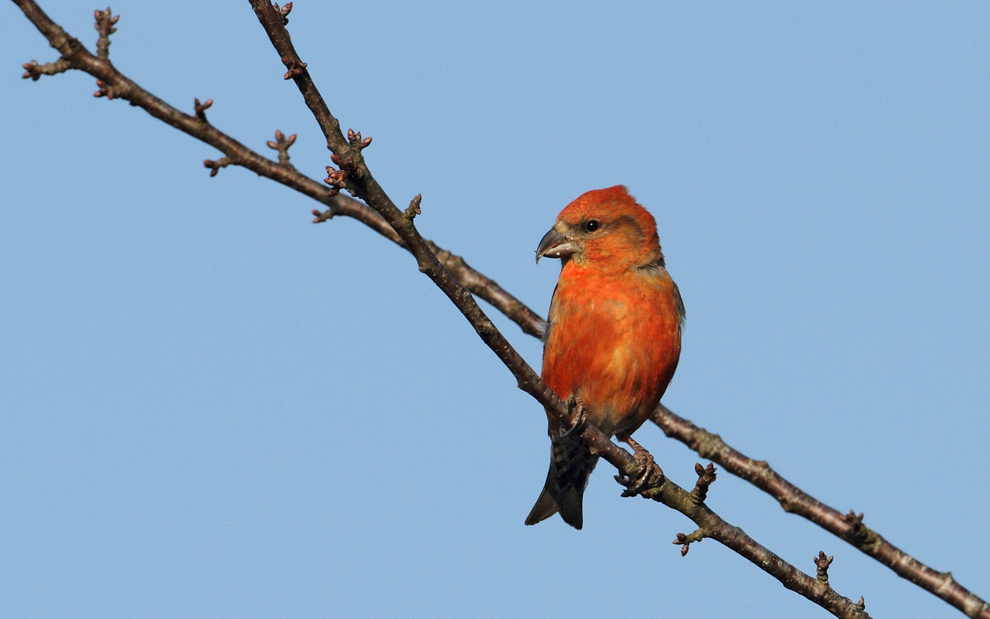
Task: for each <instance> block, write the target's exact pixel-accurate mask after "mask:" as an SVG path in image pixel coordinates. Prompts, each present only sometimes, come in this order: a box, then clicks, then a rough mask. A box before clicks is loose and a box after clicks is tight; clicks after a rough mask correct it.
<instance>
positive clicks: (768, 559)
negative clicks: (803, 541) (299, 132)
mask: <svg viewBox="0 0 990 619" xmlns="http://www.w3.org/2000/svg"><path fill="white" fill-rule="evenodd" d="M251 5H252V7H253V8H254V11H255V13H256V14H257V16H258V19H259V20H260V21H261V23H262V25H263V26H264V28H265V31H266V32H267V33H268V35H269V38H270V39H271V42H272V45H273V46H274V47H275V49H276V51H277V52H278V53H279V55H280V56H281V58H282V60H283V62H284V63H285V64H286V66H294V67H301V70H300V71H298V72H293V75H292V78H293V79H294V81H295V82H296V85H297V87H298V88H299V91H300V92H301V93H302V95H303V97H304V99H305V100H306V103H307V105H309V107H310V109H311V110H313V113H314V116H316V118H317V121H318V122H319V123H320V127H321V128H322V129H323V132H324V135H325V137H326V138H327V145H328V147H329V148H330V150H331V152H332V153H333V156H332V160H333V161H334V163H336V164H337V165H339V166H340V170H339V171H338V174H334V173H332V172H331V177H330V178H328V182H331V181H333V184H335V185H340V186H346V188H347V189H348V191H351V192H353V193H354V194H355V195H356V196H357V197H359V198H361V199H362V200H364V201H365V202H366V203H367V204H368V205H369V206H370V207H372V208H373V209H375V210H376V211H378V213H379V214H380V215H381V216H382V217H384V218H385V220H386V221H388V223H389V224H390V225H391V226H392V228H393V229H394V230H395V231H396V232H398V234H399V236H400V237H401V238H402V240H403V242H404V244H405V246H406V248H407V249H409V251H410V252H411V253H412V254H413V256H415V258H416V261H417V263H418V264H419V269H420V271H422V272H423V273H425V274H426V275H427V276H428V277H429V278H430V279H431V280H433V282H434V283H435V284H436V285H437V287H438V288H440V290H441V291H443V292H444V294H446V295H447V297H448V298H449V299H450V300H451V302H453V303H454V305H455V306H457V308H458V309H459V310H460V311H461V313H462V314H463V315H464V317H465V318H467V319H468V321H469V322H470V323H471V326H472V327H474V329H475V331H476V332H477V333H478V335H479V337H481V339H482V341H484V342H485V343H486V344H487V345H488V347H489V348H491V349H492V351H493V352H494V353H495V354H496V355H497V356H498V357H499V359H500V360H501V361H502V362H503V363H504V364H505V366H506V367H507V368H508V369H509V371H511V372H512V374H513V375H514V376H515V377H516V381H517V384H518V386H519V388H520V389H522V390H523V391H525V392H527V393H529V394H530V395H531V396H533V397H534V398H535V399H536V400H537V401H538V402H540V404H542V405H543V406H544V408H545V409H546V410H547V412H548V413H550V414H551V415H553V416H554V417H555V418H556V419H557V420H559V421H560V422H561V423H562V424H563V425H564V426H565V427H567V426H573V427H574V429H573V430H572V432H577V433H578V435H579V436H580V437H581V438H582V439H583V440H585V442H587V443H588V445H589V446H590V447H591V448H592V450H593V452H595V453H597V454H599V455H601V457H602V458H604V459H605V460H606V461H608V462H609V463H611V464H612V465H613V466H615V467H616V468H617V469H619V471H620V473H621V474H622V476H623V477H624V478H626V479H629V480H633V479H634V477H635V478H636V482H635V483H636V484H638V483H641V480H642V479H651V480H654V485H653V486H652V487H650V488H647V489H646V490H643V491H642V496H644V497H647V498H652V499H654V500H657V501H659V502H661V503H663V504H664V505H667V506H668V507H672V508H674V509H676V510H677V511H680V512H681V513H683V514H684V515H686V516H688V517H689V518H691V519H692V520H694V521H695V522H696V523H697V524H698V525H699V527H700V529H702V530H703V531H704V535H705V536H706V537H711V538H713V539H716V540H718V541H719V542H721V543H723V544H724V545H726V546H727V547H729V548H731V549H733V550H735V551H736V552H737V553H739V554H741V555H742V556H744V557H746V558H747V559H749V560H750V561H751V562H753V563H754V564H755V565H757V566H759V567H760V568H761V569H763V570H764V571H766V572H767V573H769V574H771V575H772V576H774V577H775V578H777V579H778V580H780V582H781V583H782V584H783V585H784V586H785V587H788V588H789V589H792V590H793V591H796V592H798V593H800V594H801V595H803V596H805V597H806V598H808V599H809V600H811V601H813V602H815V603H816V604H818V605H820V606H822V607H823V608H825V609H826V610H828V611H829V612H831V613H833V614H834V615H836V616H837V617H867V616H868V615H866V613H865V612H864V611H862V610H861V609H858V608H856V606H855V605H854V604H853V602H852V601H850V600H849V599H847V598H844V597H842V596H840V595H838V594H836V593H835V592H834V591H832V589H831V588H830V587H827V586H825V587H823V586H822V585H821V583H819V582H818V581H816V580H814V579H812V578H811V577H809V576H808V575H806V574H804V573H802V572H801V571H800V570H798V569H797V568H795V567H794V566H792V565H790V564H788V563H787V562H786V561H784V560H783V559H781V558H780V557H778V556H777V555H775V554H774V553H772V552H771V551H769V550H768V549H766V548H765V547H763V546H762V545H760V544H759V543H758V542H756V541H755V540H753V539H752V538H750V537H749V536H748V535H746V534H745V532H743V531H742V529H739V528H738V527H734V526H732V525H730V524H728V523H726V522H725V521H724V520H722V519H721V518H720V517H719V516H718V515H717V514H715V513H714V512H712V511H711V510H710V509H708V507H707V506H706V505H705V504H704V503H703V502H700V501H698V500H697V497H696V496H692V495H691V494H689V493H688V492H686V491H685V490H684V489H683V488H681V487H679V486H677V485H676V484H674V483H673V482H671V481H669V480H666V478H665V477H664V476H663V473H662V472H661V471H660V470H659V468H658V467H656V465H655V463H654V462H653V459H652V456H649V454H646V456H647V458H648V460H647V464H646V466H645V467H644V466H643V464H642V462H641V461H639V459H638V458H633V457H631V456H630V455H629V454H628V452H626V451H625V450H623V449H621V448H620V447H619V446H618V445H616V444H615V443H613V442H612V441H611V440H609V439H608V438H607V437H606V436H605V435H604V434H602V433H601V431H600V430H598V428H596V427H595V426H594V425H593V424H591V423H580V418H576V414H575V413H574V411H572V410H571V407H568V406H567V405H565V403H564V402H563V401H561V399H560V398H559V397H557V395H556V394H555V393H553V391H552V390H551V389H550V388H549V387H547V385H546V384H545V383H544V382H543V381H542V380H540V377H539V376H538V375H537V374H536V372H534V371H533V369H532V368H531V367H530V366H529V364H527V363H526V361H525V360H524V359H523V358H522V357H521V356H520V355H519V353H517V352H516V350H515V349H514V348H512V346H511V345H510V344H509V342H508V341H507V340H506V339H505V337H504V336H503V335H502V334H501V333H500V332H499V330H498V329H497V328H496V327H495V325H494V324H493V323H492V322H491V320H490V319H489V318H488V316H486V315H485V313H484V311H482V309H481V308H480V307H479V306H478V304H477V302H476V301H475V300H474V297H473V296H472V295H471V293H470V292H469V291H468V290H467V289H465V288H464V287H463V286H461V285H460V283H459V282H458V281H457V280H456V279H455V278H454V276H453V275H451V273H450V272H449V271H448V270H447V269H446V268H444V267H443V266H442V265H441V264H440V261H439V260H438V259H437V256H436V255H435V254H434V253H433V251H431V249H430V247H429V245H428V244H427V242H426V241H425V240H424V239H423V238H422V237H421V236H420V234H419V231H418V230H417V229H416V227H415V224H414V223H413V218H412V217H407V216H406V215H405V213H403V212H402V211H400V210H399V208H398V207H397V206H396V205H395V203H394V202H392V200H391V198H389V197H388V195H387V194H386V193H385V191H384V190H383V189H382V187H381V186H380V185H379V184H378V182H377V181H376V180H375V178H374V176H373V175H372V174H371V171H370V170H369V169H368V167H367V164H366V163H365V161H364V157H363V156H362V155H361V150H362V149H363V148H364V147H365V146H367V145H368V142H367V141H364V140H362V138H361V134H360V133H355V132H354V131H352V130H348V132H347V140H346V141H345V139H344V136H343V135H342V134H341V133H340V123H339V122H338V121H337V119H336V118H334V116H333V115H332V114H331V113H330V111H329V109H328V108H327V106H326V103H325V102H324V101H323V98H322V96H321V95H320V94H319V91H318V90H317V88H316V85H315V84H313V81H312V79H311V78H310V76H309V73H308V72H307V71H305V66H306V65H305V63H303V62H302V61H301V59H300V58H299V56H298V54H296V51H295V49H294V47H293V46H292V42H291V39H290V37H289V35H288V32H286V31H285V26H284V21H283V19H282V17H281V15H280V14H279V12H278V11H277V10H276V9H275V8H274V7H273V6H272V5H271V4H270V0H251ZM331 170H332V168H329V167H328V172H330V171H331ZM630 444H632V445H633V447H634V448H635V449H636V452H637V456H639V455H640V453H641V452H645V450H643V449H642V448H641V447H639V446H638V445H636V443H635V442H632V441H630ZM712 479H713V476H712ZM631 483H632V481H631ZM708 483H710V481H709V482H708ZM633 487H636V489H637V490H638V485H637V486H632V485H631V486H630V488H629V489H630V490H631V489H632V488H633Z"/></svg>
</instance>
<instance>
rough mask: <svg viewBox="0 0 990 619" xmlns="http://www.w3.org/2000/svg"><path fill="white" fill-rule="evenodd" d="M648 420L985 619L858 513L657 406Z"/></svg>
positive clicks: (986, 618) (981, 608) (989, 615)
mask: <svg viewBox="0 0 990 619" xmlns="http://www.w3.org/2000/svg"><path fill="white" fill-rule="evenodd" d="M652 420H653V422H654V423H656V424H657V425H658V426H660V429H661V430H663V432H664V434H666V435H667V436H669V437H671V438H675V439H677V440H679V441H681V442H682V443H684V444H685V445H687V446H688V447H690V448H691V449H693V450H694V451H696V452H697V453H698V455H700V456H701V457H702V458H708V459H710V460H712V461H714V462H717V463H718V464H719V465H720V466H721V467H722V468H724V469H725V470H727V471H729V472H730V473H732V474H733V475H736V476H737V477H741V478H742V479H745V480H746V481H748V482H749V483H751V484H753V485H754V486H756V487H757V488H759V489H761V490H763V491H764V492H766V493H767V494H769V495H770V496H772V497H774V498H775V499H777V501H779V502H780V506H781V507H783V508H784V511H786V512H790V513H792V514H797V515H799V516H801V517H803V518H807V519H808V520H810V521H812V522H814V523H815V524H817V525H818V526H820V527H822V528H823V529H825V530H826V531H828V532H830V533H832V534H834V535H836V536H838V537H839V538H841V539H843V540H845V541H847V542H849V543H850V544H852V545H853V546H855V547H856V548H858V549H859V550H861V551H862V552H864V553H866V554H867V555H869V556H871V557H873V558H874V559H876V560H877V561H879V562H880V563H882V564H884V565H886V566H887V567H889V568H890V569H892V570H893V571H894V572H896V573H897V575H898V576H900V577H901V578H905V579H907V580H910V581H911V582H913V583H914V584H916V585H918V586H919V587H921V588H922V589H924V590H926V591H928V592H930V593H932V594H934V595H936V596H938V597H940V598H942V599H943V600H945V601H946V602H948V603H949V604H951V605H952V606H955V607H956V608H958V609H959V610H961V611H962V612H963V613H965V614H966V616H967V617H977V618H979V619H990V604H987V603H986V602H985V601H983V600H982V599H980V598H979V597H978V596H976V595H974V594H973V593H972V592H970V591H969V590H968V589H966V588H965V587H963V586H962V585H960V584H959V583H957V582H956V581H955V580H954V579H953V578H952V574H951V573H949V572H938V571H935V570H933V569H932V568H930V567H928V566H927V565H925V564H924V563H921V562H920V561H918V560H917V559H915V558H914V557H912V556H911V555H909V554H907V553H906V552H904V551H903V550H901V549H900V548H898V547H896V546H894V545H893V544H891V543H890V542H888V541H887V540H885V539H884V538H883V536H881V535H880V534H879V533H877V532H876V531H874V530H872V529H870V528H868V527H866V526H865V525H864V524H863V515H862V514H860V515H858V516H857V515H856V514H855V513H853V512H849V513H848V514H845V515H843V514H842V513H841V512H839V511H838V510H836V509H834V508H832V507H829V506H828V505H825V504H824V503H822V502H821V501H819V500H818V499H816V498H814V497H813V496H811V495H810V494H808V493H807V492H805V491H803V490H801V489H800V488H798V487H797V486H795V485H794V484H792V483H790V482H789V481H787V480H786V479H784V478H783V477H781V476H780V475H779V474H777V472H776V471H774V470H773V469H772V468H770V465H769V464H767V462H766V461H764V460H753V459H751V458H748V457H747V456H745V455H743V454H742V453H740V452H738V451H736V450H735V449H733V448H732V447H730V446H729V445H727V444H726V443H725V441H723V440H722V437H720V436H719V435H717V434H713V433H711V432H709V431H707V430H705V429H704V428H699V427H698V426H696V425H694V424H693V423H691V422H690V421H688V420H687V419H684V418H682V417H679V416H677V415H675V414H674V413H673V412H672V411H671V410H670V409H669V408H667V407H666V406H664V405H663V404H661V405H660V406H659V407H657V410H656V412H654V413H653V417H652Z"/></svg>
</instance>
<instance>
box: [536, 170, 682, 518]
mask: <svg viewBox="0 0 990 619" xmlns="http://www.w3.org/2000/svg"><path fill="white" fill-rule="evenodd" d="M543 257H547V258H559V259H560V260H561V263H562V265H561V270H560V279H559V280H558V281H557V288H556V290H554V293H553V299H552V301H551V302H550V315H549V323H548V328H547V334H546V338H545V340H544V348H543V373H542V376H543V381H544V382H546V384H547V385H548V386H549V387H550V388H551V389H553V391H554V392H555V393H556V394H557V395H558V396H560V398H561V399H563V400H570V399H572V398H574V399H576V400H577V401H578V402H580V403H581V405H582V406H581V408H582V409H583V411H584V413H585V418H586V419H587V421H589V422H591V423H593V424H594V425H595V426H597V427H598V429H599V430H601V431H602V432H603V433H605V434H606V435H607V436H612V435H615V436H616V437H618V438H619V439H620V440H623V441H627V442H629V441H631V439H630V435H631V434H632V433H633V432H635V431H636V429H637V428H639V427H640V426H641V425H643V422H645V421H646V420H647V419H648V418H649V417H650V415H651V414H652V413H653V411H654V410H655V409H656V407H657V404H658V403H659V402H660V397H661V396H662V395H663V393H664V391H665V390H666V389H667V384H668V383H670V379H671V377H673V375H674V370H675V369H676V368H677V361H678V359H679V358H680V354H681V327H682V325H683V322H684V304H683V303H682V302H681V295H680V292H678V290H677V285H676V284H674V281H673V280H672V279H671V278H670V275H669V274H668V273H667V269H666V266H665V263H664V259H663V253H661V251H660V239H659V238H658V236H657V226H656V222H655V220H654V219H653V216H652V215H650V213H649V212H648V211H647V210H646V209H645V208H643V207H642V206H640V205H639V204H637V203H636V200H635V199H633V197H632V196H630V195H629V192H628V191H626V188H625V187H622V186H616V187H609V188H608V189H597V190H594V191H589V192H588V193H585V194H584V195H582V196H580V197H579V198H578V199H576V200H574V201H573V202H571V203H570V204H569V205H567V207H566V208H564V210H563V211H561V212H560V215H558V216H557V221H556V223H555V224H554V226H553V228H551V229H550V231H549V232H547V233H546V235H545V236H544V237H543V240H542V241H540V246H539V248H538V249H537V250H536V260H537V262H539V260H540V258H543ZM547 416H548V418H549V419H550V441H551V448H550V472H549V473H547V481H546V485H545V486H544V487H543V493H542V494H540V498H539V499H538V500H537V501H536V505H535V506H534V507H533V510H532V511H531V512H530V514H529V517H528V518H526V524H536V523H537V522H540V521H542V520H545V519H547V518H549V517H550V516H553V515H554V514H556V513H557V512H560V516H561V518H563V519H564V522H566V523H567V524H569V525H571V526H572V527H574V528H576V529H580V528H581V526H582V524H583V515H582V498H583V496H584V489H585V487H586V486H587V484H588V477H589V476H590V475H591V472H592V470H594V468H595V464H597V462H598V456H596V455H593V454H592V453H591V451H590V449H589V447H588V445H587V443H585V442H584V440H583V439H581V437H580V436H578V434H579V433H578V432H569V431H568V430H569V429H568V428H564V427H562V425H561V423H560V422H558V421H557V420H556V419H555V418H554V417H553V416H552V415H550V414H549V413H548V414H547ZM630 444H632V445H633V446H634V447H637V448H638V446H637V445H636V444H635V442H634V441H633V442H631V443H630Z"/></svg>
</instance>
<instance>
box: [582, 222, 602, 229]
mask: <svg viewBox="0 0 990 619" xmlns="http://www.w3.org/2000/svg"><path fill="white" fill-rule="evenodd" d="M601 227H602V224H601V222H599V221H598V220H597V219H589V220H588V221H586V222H584V229H585V230H587V231H588V232H594V231H596V230H598V229H599V228H601Z"/></svg>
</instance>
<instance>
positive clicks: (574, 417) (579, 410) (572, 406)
mask: <svg viewBox="0 0 990 619" xmlns="http://www.w3.org/2000/svg"><path fill="white" fill-rule="evenodd" d="M567 412H569V413H570V414H571V425H569V426H567V427H566V428H561V430H560V438H564V437H565V436H567V435H568V434H571V433H572V432H577V433H579V434H580V433H581V430H583V429H584V424H585V423H587V422H588V408H587V407H586V406H585V405H584V400H582V399H581V398H579V397H576V396H573V395H572V396H571V397H570V398H569V399H568V400H567Z"/></svg>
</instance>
